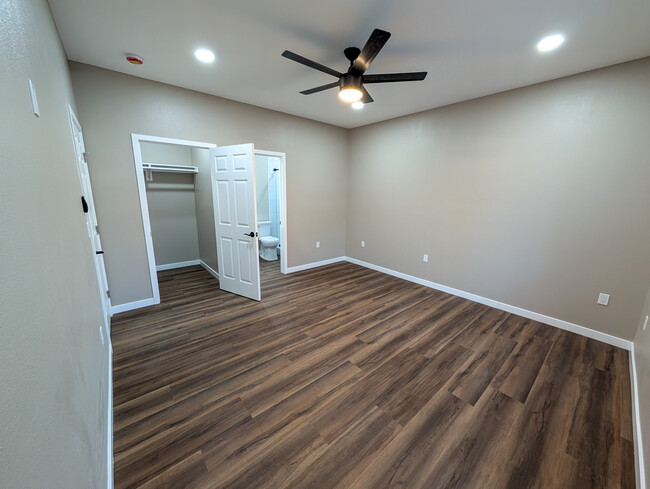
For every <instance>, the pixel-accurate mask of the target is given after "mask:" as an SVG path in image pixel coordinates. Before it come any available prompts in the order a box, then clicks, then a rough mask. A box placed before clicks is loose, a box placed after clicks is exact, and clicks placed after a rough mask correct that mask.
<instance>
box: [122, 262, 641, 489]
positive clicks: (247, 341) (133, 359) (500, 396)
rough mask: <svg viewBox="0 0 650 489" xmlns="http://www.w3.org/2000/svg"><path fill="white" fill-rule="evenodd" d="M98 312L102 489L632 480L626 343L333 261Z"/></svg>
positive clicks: (168, 277)
mask: <svg viewBox="0 0 650 489" xmlns="http://www.w3.org/2000/svg"><path fill="white" fill-rule="evenodd" d="M159 280H160V292H161V297H162V303H161V304H160V305H158V306H154V307H150V308H146V309H141V310H138V311H132V312H128V313H123V314H120V315H117V316H115V317H114V318H113V326H112V335H113V347H114V372H113V376H114V415H115V432H114V433H115V440H114V446H115V487H116V488H118V489H130V488H141V489H145V488H146V489H153V488H173V489H176V488H193V489H214V488H246V489H253V488H314V489H327V488H346V489H348V488H357V489H361V488H364V489H370V488H372V489H381V488H409V489H411V488H413V489H416V488H427V489H431V488H467V489H474V488H491V489H498V488H512V489H523V488H540V489H541V488H544V489H549V488H561V489H571V488H580V489H588V488H611V489H615V488H616V489H627V488H633V487H634V450H633V444H632V422H631V393H630V378H629V364H628V354H627V352H626V351H623V350H620V349H618V348H615V347H612V346H609V345H606V344H603V343H600V342H597V341H594V340H591V339H587V338H585V337H582V336H578V335H575V334H572V333H568V332H566V331H562V330H559V329H556V328H553V327H551V326H547V325H544V324H541V323H538V322H535V321H531V320H528V319H525V318H522V317H518V316H515V315H512V314H508V313H505V312H503V311H499V310H496V309H492V308H489V307H487V306H483V305H481V304H476V303H473V302H471V301H467V300H464V299H461V298H458V297H455V296H451V295H448V294H444V293H442V292H438V291H435V290H432V289H428V288H425V287H422V286H419V285H415V284H412V283H410V282H406V281H403V280H400V279H397V278H394V277H390V276H388V275H384V274H381V273H378V272H374V271H371V270H368V269H364V268H361V267H358V266H356V265H352V264H349V263H340V264H335V265H330V266H328V267H322V268H318V269H313V270H308V271H304V272H300V273H295V274H291V275H281V274H280V273H279V269H278V265H277V263H266V262H264V263H263V266H262V296H263V300H262V302H259V303H258V302H254V301H251V300H248V299H244V298H241V297H238V296H235V295H231V294H227V293H224V292H221V291H220V290H219V286H218V283H217V281H216V280H215V279H214V278H213V277H212V276H211V275H209V274H208V273H207V272H206V271H204V270H203V269H202V268H200V267H189V268H184V269H179V270H170V271H166V272H161V273H160V274H159Z"/></svg>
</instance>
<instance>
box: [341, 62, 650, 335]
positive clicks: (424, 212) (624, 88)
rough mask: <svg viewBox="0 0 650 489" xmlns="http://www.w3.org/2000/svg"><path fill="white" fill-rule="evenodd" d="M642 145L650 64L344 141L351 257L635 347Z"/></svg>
mask: <svg viewBox="0 0 650 489" xmlns="http://www.w3.org/2000/svg"><path fill="white" fill-rule="evenodd" d="M649 134H650V58H646V59H644V60H640V61H636V62H631V63H626V64H622V65H618V66H614V67H610V68H606V69H602V70H598V71H594V72H590V73H585V74H581V75H577V76H573V77H569V78H565V79H561V80H556V81H552V82H549V83H544V84H540V85H536V86H532V87H528V88H523V89H519V90H514V91H511V92H506V93H502V94H498V95H493V96H490V97H485V98H481V99H477V100H473V101H469V102H465V103H461V104H456V105H452V106H448V107H444V108H440V109H437V110H432V111H428V112H423V113H420V114H415V115H412V116H409V117H404V118H401V119H395V120H392V121H387V122H383V123H379V124H374V125H371V126H366V127H362V128H359V129H355V130H352V132H351V153H350V162H351V164H350V173H349V194H348V207H349V209H348V222H347V226H348V231H347V247H346V251H347V255H348V256H351V257H354V258H357V259H360V260H364V261H367V262H370V263H374V264H376V265H381V266H384V267H387V268H390V269H393V270H397V271H400V272H404V273H407V274H411V275H414V276H416V277H420V278H423V279H426V280H431V281H433V282H437V283H440V284H443V285H446V286H450V287H454V288H457V289H461V290H463V291H467V292H471V293H473V294H477V295H479V296H483V297H486V298H489V299H494V300H497V301H500V302H504V303H506V304H510V305H513V306H518V307H521V308H524V309H527V310H530V311H535V312H537V313H541V314H545V315H548V316H552V317H555V318H559V319H562V320H565V321H570V322H572V323H576V324H579V325H582V326H586V327H588V328H593V329H595V330H598V331H602V332H605V333H610V334H613V335H615V336H618V337H621V338H626V339H632V338H633V336H634V332H635V331H636V326H637V320H638V313H639V311H640V310H641V307H642V306H643V301H644V298H645V293H646V291H647V290H648V287H649V286H650V259H649V253H648V249H649V248H648V244H649V243H650V211H649V210H650V192H649V191H648V188H647V182H648V181H650V160H649V155H650V137H648V136H649ZM361 240H365V241H366V247H365V248H361V247H360V241H361ZM424 253H427V254H429V256H430V261H429V263H426V264H425V263H423V261H422V256H423V254H424ZM599 292H605V293H608V294H611V300H610V304H609V306H608V307H603V306H599V305H597V304H596V299H597V296H598V293H599Z"/></svg>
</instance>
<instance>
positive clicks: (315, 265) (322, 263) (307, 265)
mask: <svg viewBox="0 0 650 489" xmlns="http://www.w3.org/2000/svg"><path fill="white" fill-rule="evenodd" d="M346 260H347V257H345V256H339V257H337V258H330V259H329V260H323V261H316V262H313V263H305V264H304V265H298V266H295V267H287V269H286V273H293V272H301V271H302V270H309V269H310V268H318V267H324V266H325V265H331V264H332V263H338V262H342V261H346Z"/></svg>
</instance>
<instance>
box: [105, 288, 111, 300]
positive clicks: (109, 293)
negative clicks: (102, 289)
mask: <svg viewBox="0 0 650 489" xmlns="http://www.w3.org/2000/svg"><path fill="white" fill-rule="evenodd" d="M106 296H107V297H108V298H109V299H110V298H111V291H110V289H106Z"/></svg>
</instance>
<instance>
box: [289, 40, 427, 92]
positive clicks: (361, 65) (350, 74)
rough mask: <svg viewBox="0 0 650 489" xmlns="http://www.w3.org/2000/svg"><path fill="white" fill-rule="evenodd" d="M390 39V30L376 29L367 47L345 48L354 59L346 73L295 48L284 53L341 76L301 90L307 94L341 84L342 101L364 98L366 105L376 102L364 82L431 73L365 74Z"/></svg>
mask: <svg viewBox="0 0 650 489" xmlns="http://www.w3.org/2000/svg"><path fill="white" fill-rule="evenodd" d="M389 38H390V32H386V31H382V30H381V29H375V30H374V31H372V34H370V37H369V38H368V41H367V42H366V45H365V46H364V47H363V49H359V48H354V47H350V48H346V49H345V50H344V51H343V54H345V57H346V58H347V59H348V60H349V61H350V67H349V68H348V71H347V72H345V73H340V72H338V71H336V70H333V69H332V68H328V67H327V66H324V65H322V64H320V63H317V62H316V61H312V60H311V59H307V58H305V57H304V56H300V55H299V54H296V53H292V52H291V51H285V52H284V53H282V56H284V57H285V58H287V59H290V60H293V61H296V62H297V63H300V64H303V65H305V66H309V67H310V68H314V69H315V70H318V71H322V72H323V73H327V74H328V75H332V76H335V77H336V78H338V81H335V82H332V83H328V84H327V85H321V86H320V87H315V88H310V89H309V90H303V91H302V92H300V93H302V94H303V95H311V94H312V93H317V92H322V91H323V90H329V89H330V88H335V87H339V97H340V98H341V100H343V101H345V102H358V101H360V102H362V103H364V104H369V103H370V102H373V98H372V97H371V96H370V94H369V93H368V91H367V90H366V89H365V87H364V84H368V83H392V82H405V81H419V80H424V78H425V77H426V76H427V72H426V71H419V72H415V73H382V74H377V75H366V74H364V73H365V72H366V70H367V69H368V68H369V67H370V63H372V61H373V60H374V59H375V57H376V56H377V54H379V51H381V48H383V47H384V44H386V42H387V41H388V39H389Z"/></svg>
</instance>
